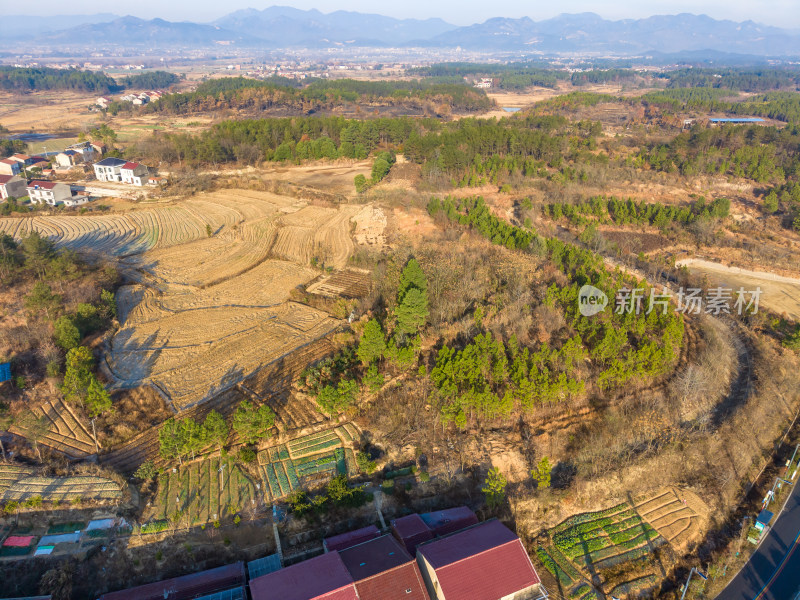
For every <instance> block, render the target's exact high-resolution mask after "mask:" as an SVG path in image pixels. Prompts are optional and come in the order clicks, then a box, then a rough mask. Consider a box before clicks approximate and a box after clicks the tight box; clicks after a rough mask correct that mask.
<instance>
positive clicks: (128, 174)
mask: <svg viewBox="0 0 800 600" xmlns="http://www.w3.org/2000/svg"><path fill="white" fill-rule="evenodd" d="M119 172H120V175H121V176H122V183H130V184H132V185H144V184H145V183H146V182H147V175H148V173H149V169H148V168H147V167H146V166H144V165H142V164H139V163H135V162H127V163H125V164H124V165H122V168H121V169H120V171H119Z"/></svg>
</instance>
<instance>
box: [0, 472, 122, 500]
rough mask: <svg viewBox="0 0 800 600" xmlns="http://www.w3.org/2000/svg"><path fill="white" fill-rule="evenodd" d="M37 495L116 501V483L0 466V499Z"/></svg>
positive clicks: (67, 498)
mask: <svg viewBox="0 0 800 600" xmlns="http://www.w3.org/2000/svg"><path fill="white" fill-rule="evenodd" d="M35 496H41V498H42V500H44V501H45V502H53V501H54V500H57V501H59V502H70V501H73V500H97V501H107V502H111V501H117V500H119V499H121V498H122V488H121V487H120V485H119V484H118V483H117V482H115V481H112V480H111V479H106V478H104V477H95V476H91V475H83V476H76V477H38V476H36V475H35V471H34V470H33V469H28V468H25V467H21V466H19V465H13V464H12V465H0V500H2V501H3V502H9V501H11V500H15V501H24V500H27V499H28V498H33V497H35Z"/></svg>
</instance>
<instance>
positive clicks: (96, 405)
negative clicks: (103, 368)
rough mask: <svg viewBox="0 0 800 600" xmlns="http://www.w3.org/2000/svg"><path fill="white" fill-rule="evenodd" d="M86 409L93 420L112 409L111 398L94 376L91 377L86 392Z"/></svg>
mask: <svg viewBox="0 0 800 600" xmlns="http://www.w3.org/2000/svg"><path fill="white" fill-rule="evenodd" d="M86 409H87V411H88V413H89V417H91V418H94V417H97V416H99V415H101V414H103V413H104V412H106V411H108V410H110V409H111V396H110V395H109V393H108V392H107V391H106V389H105V388H104V387H103V385H102V384H101V383H100V382H99V381H98V380H97V378H96V377H95V376H94V375H91V377H90V381H89V387H88V388H87V391H86Z"/></svg>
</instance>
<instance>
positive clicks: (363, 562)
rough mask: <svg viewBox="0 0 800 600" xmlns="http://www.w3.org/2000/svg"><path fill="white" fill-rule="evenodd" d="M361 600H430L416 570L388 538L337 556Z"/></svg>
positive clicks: (382, 537) (404, 552) (395, 541)
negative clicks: (339, 557) (340, 559)
mask: <svg viewBox="0 0 800 600" xmlns="http://www.w3.org/2000/svg"><path fill="white" fill-rule="evenodd" d="M339 555H340V556H341V558H342V562H343V563H344V566H345V567H346V568H347V571H348V572H349V573H350V576H351V577H352V578H353V581H355V584H356V592H357V593H358V597H359V599H360V600H430V598H429V596H428V593H427V592H426V591H425V584H424V583H423V581H422V575H421V574H420V572H419V567H418V566H417V563H416V562H415V561H414V559H413V558H411V556H410V555H409V554H408V552H406V551H405V549H404V548H403V546H401V545H400V542H398V541H397V540H396V539H394V538H393V537H392V536H391V535H384V536H381V537H379V538H377V539H375V540H371V541H369V542H364V543H363V544H359V545H357V546H353V547H352V548H348V549H347V550H342V551H340V552H339Z"/></svg>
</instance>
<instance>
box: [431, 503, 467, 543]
mask: <svg viewBox="0 0 800 600" xmlns="http://www.w3.org/2000/svg"><path fill="white" fill-rule="evenodd" d="M420 517H421V518H422V520H423V521H425V524H426V525H427V526H428V527H429V528H430V530H431V531H432V532H433V534H434V535H437V536H438V535H447V534H448V533H453V532H454V531H458V530H460V529H464V528H465V527H470V526H471V525H477V523H478V517H477V516H476V515H475V513H474V512H472V511H471V510H470V509H469V508H467V507H466V506H458V507H456V508H448V509H447V510H439V511H436V512H430V513H423V514H421V515H420Z"/></svg>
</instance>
